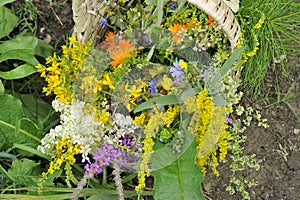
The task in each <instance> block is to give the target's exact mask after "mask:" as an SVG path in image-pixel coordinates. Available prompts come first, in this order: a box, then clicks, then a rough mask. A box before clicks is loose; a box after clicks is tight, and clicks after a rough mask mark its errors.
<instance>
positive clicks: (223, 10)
mask: <svg viewBox="0 0 300 200" xmlns="http://www.w3.org/2000/svg"><path fill="white" fill-rule="evenodd" d="M187 1H188V2H189V3H191V4H193V5H195V6H196V7H198V8H199V9H201V10H202V11H203V12H205V13H206V14H208V15H209V16H211V17H213V18H214V19H215V20H216V21H217V22H218V24H219V25H220V26H221V27H222V29H223V30H224V31H225V33H226V35H227V37H228V38H229V41H230V43H231V47H232V49H234V48H235V47H236V43H237V40H238V38H239V36H240V33H241V30H240V26H239V24H238V22H237V20H236V19H235V16H234V14H233V12H232V11H231V9H230V8H229V7H228V6H227V5H226V4H225V3H224V1H223V0H187Z"/></svg>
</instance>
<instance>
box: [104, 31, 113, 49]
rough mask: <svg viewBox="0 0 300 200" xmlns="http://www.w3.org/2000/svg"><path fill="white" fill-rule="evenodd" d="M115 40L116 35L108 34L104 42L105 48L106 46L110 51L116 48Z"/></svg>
mask: <svg viewBox="0 0 300 200" xmlns="http://www.w3.org/2000/svg"><path fill="white" fill-rule="evenodd" d="M114 38H115V34H114V33H113V32H108V34H107V35H106V37H105V41H104V42H103V46H105V47H106V48H107V49H108V50H112V49H113V47H114V46H115V42H114Z"/></svg>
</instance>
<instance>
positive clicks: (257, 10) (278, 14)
mask: <svg viewBox="0 0 300 200" xmlns="http://www.w3.org/2000/svg"><path fill="white" fill-rule="evenodd" d="M241 4H242V5H241V9H240V11H239V12H240V14H241V16H243V17H244V18H245V20H244V21H242V22H241V27H242V30H244V33H246V34H245V35H244V37H245V39H246V42H247V44H248V46H249V47H250V49H251V48H253V46H254V44H253V43H254V42H255V41H254V38H253V35H252V34H251V31H252V33H254V34H255V35H256V37H257V39H258V42H259V43H260V45H259V50H258V51H257V53H256V55H255V56H254V57H251V58H250V59H249V60H248V62H247V63H246V64H245V67H244V70H243V73H242V76H243V83H244V87H245V88H246V90H247V91H250V94H251V95H253V96H254V97H255V96H256V95H257V94H258V92H259V90H260V89H261V85H262V84H263V82H264V80H265V76H266V73H267V71H268V70H275V69H274V68H272V67H271V68H270V66H271V65H272V63H274V62H275V61H276V60H278V59H279V58H280V56H282V55H285V56H286V58H287V59H283V60H281V63H280V65H281V70H282V71H285V72H287V71H288V70H289V67H290V66H289V64H288V62H289V60H290V59H293V58H294V57H295V55H299V53H300V51H299V48H298V47H297V46H299V45H300V32H299V27H300V17H299V16H300V3H298V2H297V0H286V1H282V0H256V1H253V0H243V1H242V2H241ZM261 17H265V21H264V23H263V24H262V27H261V28H260V29H254V28H253V27H254V26H255V24H256V23H257V22H258V21H259V19H260V18H261Z"/></svg>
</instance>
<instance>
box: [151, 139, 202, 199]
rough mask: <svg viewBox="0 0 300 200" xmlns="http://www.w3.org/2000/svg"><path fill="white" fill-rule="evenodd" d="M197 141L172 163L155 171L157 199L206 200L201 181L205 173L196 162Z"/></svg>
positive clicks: (155, 195) (155, 197) (155, 194)
mask: <svg viewBox="0 0 300 200" xmlns="http://www.w3.org/2000/svg"><path fill="white" fill-rule="evenodd" d="M196 146H197V144H196V141H195V140H193V143H192V145H191V146H190V147H189V148H188V149H187V150H186V151H185V152H184V153H183V154H182V155H181V156H180V157H179V158H178V159H177V160H176V161H175V162H173V163H172V164H171V165H169V166H167V167H165V168H163V169H160V170H158V171H154V172H153V173H152V174H153V176H154V185H155V187H154V195H153V197H154V199H155V200H165V199H172V200H186V199H197V200H205V198H204V196H203V194H202V191H201V187H200V183H201V182H202V181H203V174H202V172H201V170H200V169H199V167H198V166H197V165H196V164H195V157H196V153H197V151H196Z"/></svg>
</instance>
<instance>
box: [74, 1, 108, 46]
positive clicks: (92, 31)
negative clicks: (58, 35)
mask: <svg viewBox="0 0 300 200" xmlns="http://www.w3.org/2000/svg"><path fill="white" fill-rule="evenodd" d="M105 3H107V1H102V2H101V3H100V1H99V0H73V1H72V10H73V20H74V22H75V26H74V33H75V34H76V37H77V39H78V40H79V41H80V42H85V41H87V40H88V39H90V38H93V41H95V40H96V39H97V38H96V36H97V31H98V29H99V28H100V27H99V26H98V24H99V20H100V18H101V15H102V16H103V14H104V9H102V10H101V9H99V12H98V13H96V12H95V8H104V4H105Z"/></svg>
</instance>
